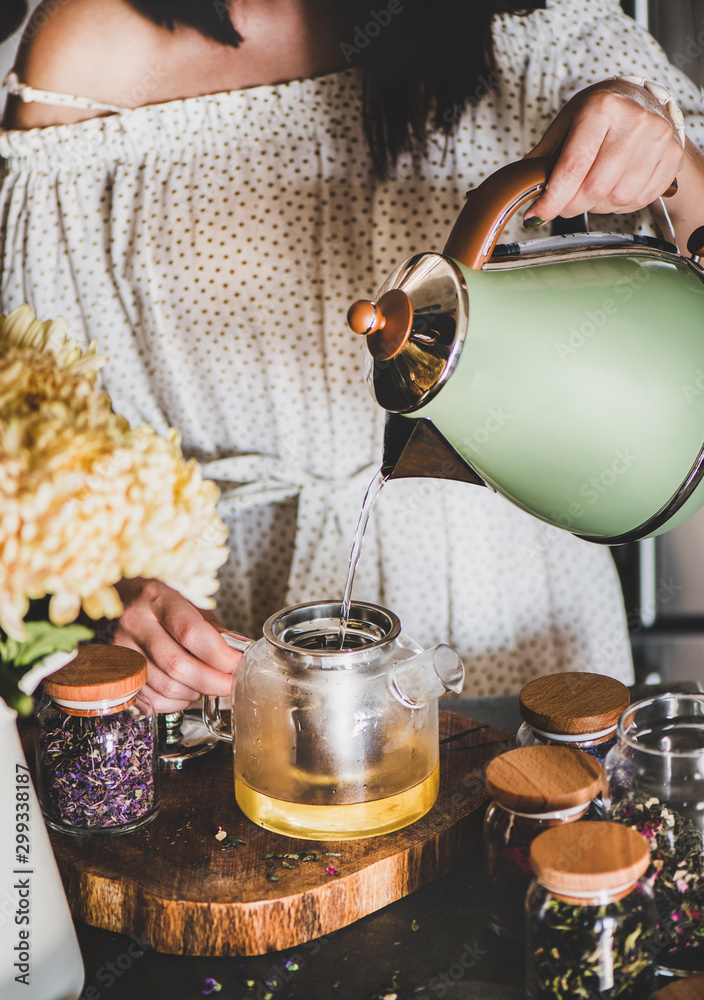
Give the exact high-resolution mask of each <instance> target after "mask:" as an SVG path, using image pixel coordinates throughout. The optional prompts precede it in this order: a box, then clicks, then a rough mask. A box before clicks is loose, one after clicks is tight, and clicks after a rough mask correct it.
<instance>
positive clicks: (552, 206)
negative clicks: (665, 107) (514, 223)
mask: <svg viewBox="0 0 704 1000" xmlns="http://www.w3.org/2000/svg"><path fill="white" fill-rule="evenodd" d="M623 86H625V87H626V89H627V90H628V91H629V93H628V94H624V93H623V92H622V87H623ZM612 88H616V89H615V90H614V89H612ZM640 89H641V88H634V86H633V85H632V84H626V85H622V84H621V82H620V81H608V82H607V83H605V84H603V85H598V86H597V87H596V88H589V90H587V91H583V92H582V93H581V94H578V95H577V96H576V97H575V98H573V100H572V101H570V103H569V104H568V105H566V106H565V108H563V110H562V111H561V112H560V114H559V115H558V117H557V118H556V119H555V121H554V122H553V123H552V124H551V126H550V127H549V128H548V130H547V131H546V133H545V135H544V136H543V138H542V139H541V141H540V142H539V143H538V145H537V146H536V147H535V149H533V150H531V152H530V153H529V154H528V155H529V156H546V155H547V156H550V155H554V156H555V157H556V162H555V166H554V168H553V170H552V172H551V174H550V181H549V184H548V187H547V190H546V191H545V193H544V194H542V195H541V196H540V197H539V198H538V199H537V200H536V201H535V202H534V203H533V204H532V205H531V207H530V208H529V209H528V210H527V212H526V213H525V216H524V218H525V219H526V220H527V219H529V218H531V217H532V216H538V217H539V218H541V219H545V220H549V219H554V218H556V217H557V216H558V215H561V216H563V217H566V218H569V217H571V216H574V215H581V214H582V213H583V212H597V213H602V214H608V213H612V212H615V213H625V212H634V211H637V210H638V209H641V208H644V207H645V206H646V205H649V204H650V203H651V202H652V201H654V200H655V199H656V198H658V197H659V196H660V195H661V194H662V193H663V191H665V190H666V189H667V188H668V187H669V186H670V184H671V183H672V179H673V178H674V177H675V176H676V174H677V172H678V170H679V169H680V168H681V166H682V162H683V151H682V148H681V146H680V144H679V141H678V140H677V137H676V135H675V133H674V130H673V127H672V124H671V122H670V121H669V120H668V119H667V118H666V117H665V116H664V115H663V114H662V113H661V112H660V111H659V110H655V109H654V107H653V106H652V99H651V98H650V95H647V94H645V92H643V93H644V94H645V97H644V99H643V101H642V102H641V101H640V100H635V99H634V98H633V96H632V95H633V91H634V90H635V91H636V92H637V91H639V90H640ZM648 102H650V103H648Z"/></svg>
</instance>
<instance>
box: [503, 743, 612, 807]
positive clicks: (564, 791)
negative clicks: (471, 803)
mask: <svg viewBox="0 0 704 1000" xmlns="http://www.w3.org/2000/svg"><path fill="white" fill-rule="evenodd" d="M486 787H487V791H488V792H489V794H490V795H492V796H493V798H495V799H496V801H497V802H499V803H500V805H502V806H505V807H506V808H507V809H512V810H513V811H514V812H520V813H528V814H533V815H534V814H537V813H546V812H556V811H558V810H561V809H571V808H574V807H575V806H580V805H586V804H587V803H588V802H591V800H592V799H593V798H595V797H596V796H597V795H598V794H599V792H600V791H601V790H602V787H603V772H602V769H601V765H600V764H599V761H598V760H596V759H595V758H594V757H592V756H590V754H587V753H583V752H582V751H581V750H575V749H573V748H572V747H519V748H518V749H517V750H509V751H508V753H503V754H501V756H500V757H495V758H494V760H492V761H491V762H490V764H489V766H488V767H487V769H486Z"/></svg>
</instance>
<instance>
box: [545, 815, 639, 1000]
mask: <svg viewBox="0 0 704 1000" xmlns="http://www.w3.org/2000/svg"><path fill="white" fill-rule="evenodd" d="M530 862H531V866H532V868H533V871H534V873H535V880H534V881H533V882H531V885H530V888H529V890H528V894H527V897H526V925H527V935H526V939H527V952H526V992H527V995H528V997H529V1000H574V998H575V997H599V1000H616V998H618V1000H645V998H647V997H649V996H650V995H651V992H652V990H653V987H654V984H655V971H654V962H655V960H654V957H653V955H654V952H655V951H656V945H655V944H654V940H653V939H654V934H655V920H656V918H655V906H654V903H653V895H652V891H651V889H650V887H649V886H648V885H647V883H646V882H645V880H644V879H643V878H642V875H643V873H644V872H645V870H646V869H647V867H648V865H649V863H650V854H649V851H648V845H647V843H646V842H645V840H644V839H643V837H641V836H640V834H638V833H637V832H636V831H635V830H631V829H629V828H628V827H625V826H619V824H617V823H610V822H606V821H604V822H602V823H573V824H571V825H570V826H563V827H557V828H555V829H553V830H546V831H545V832H544V833H542V834H541V835H540V836H539V837H537V838H536V839H535V840H534V841H533V843H532V844H531V849H530Z"/></svg>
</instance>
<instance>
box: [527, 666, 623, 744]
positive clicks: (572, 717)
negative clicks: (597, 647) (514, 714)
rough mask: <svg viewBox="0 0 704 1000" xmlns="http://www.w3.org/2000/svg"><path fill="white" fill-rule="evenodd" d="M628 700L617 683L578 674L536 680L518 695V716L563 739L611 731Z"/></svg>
mask: <svg viewBox="0 0 704 1000" xmlns="http://www.w3.org/2000/svg"><path fill="white" fill-rule="evenodd" d="M630 700H631V696H630V693H629V691H628V688H627V687H626V685H625V684H622V683H621V681H617V680H615V679H614V678H613V677H605V676H604V675H603V674H587V673H583V672H581V671H569V672H567V673H560V674H547V675H546V676H545V677H536V678H535V680H532V681H529V682H528V684H526V685H525V686H524V687H523V689H522V690H521V693H520V695H519V701H520V709H521V715H522V716H523V718H524V719H525V720H526V722H527V723H528V725H530V726H533V728H534V729H539V730H541V731H542V732H545V733H556V734H558V733H560V734H563V735H566V736H567V735H578V734H580V733H598V732H603V730H605V729H609V728H612V727H613V726H615V725H616V723H617V722H618V719H619V716H620V715H621V713H622V712H623V711H624V710H625V709H627V708H628V706H629V704H630Z"/></svg>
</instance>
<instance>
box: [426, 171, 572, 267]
mask: <svg viewBox="0 0 704 1000" xmlns="http://www.w3.org/2000/svg"><path fill="white" fill-rule="evenodd" d="M551 166H552V160H549V159H547V157H532V158H531V159H528V160H517V161H516V162H515V163H507V164H506V166H505V167H501V169H500V170H497V171H496V173H494V174H492V175H491V176H490V177H487V178H486V180H484V181H482V183H481V184H480V185H479V187H476V188H473V189H472V190H471V191H468V192H467V200H466V201H465V203H464V206H463V208H462V211H461V212H460V214H459V216H458V217H457V221H456V222H455V225H454V226H453V228H452V232H451V233H450V238H449V239H448V241H447V244H446V245H445V249H444V251H443V253H444V254H445V255H446V256H448V257H453V258H454V259H455V260H458V261H459V262H460V264H464V265H465V267H469V268H471V269H472V270H473V271H480V270H481V269H482V267H483V266H484V264H486V262H487V261H488V260H489V258H490V257H491V255H492V253H493V250H494V247H495V246H496V244H497V243H498V240H499V236H500V235H501V233H502V231H503V229H504V226H505V225H506V223H507V222H508V220H509V219H510V218H511V216H512V215H513V214H514V212H516V211H518V209H519V208H520V207H521V205H525V203H526V202H527V201H530V200H531V199H533V198H537V197H538V195H539V194H540V193H541V192H542V191H544V190H545V188H546V187H547V183H548V177H549V176H550V168H551Z"/></svg>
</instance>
